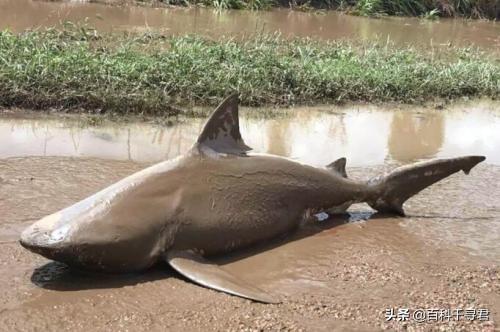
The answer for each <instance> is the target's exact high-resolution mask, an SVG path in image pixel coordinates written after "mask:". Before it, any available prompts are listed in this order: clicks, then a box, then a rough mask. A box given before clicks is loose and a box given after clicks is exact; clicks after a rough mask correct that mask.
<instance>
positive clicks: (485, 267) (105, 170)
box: [0, 101, 500, 331]
mask: <svg viewBox="0 0 500 332" xmlns="http://www.w3.org/2000/svg"><path fill="white" fill-rule="evenodd" d="M258 112H259V110H258V109H245V110H244V112H243V114H244V115H245V114H246V115H249V114H250V113H252V116H251V117H248V116H243V118H242V123H241V131H242V135H243V137H244V139H245V141H246V143H247V144H248V145H250V146H252V147H253V148H254V149H255V150H256V151H258V152H269V153H275V154H280V155H284V156H290V157H293V158H295V159H297V160H298V161H302V162H306V163H310V164H313V165H317V166H322V165H325V164H327V163H329V162H330V161H332V160H333V159H335V158H337V157H339V156H347V158H348V173H349V176H351V177H352V178H357V179H360V178H369V177H371V176H374V175H376V174H380V173H381V172H383V171H385V170H387V169H390V168H392V167H394V166H395V165H399V164H405V163H408V162H412V161H415V160H419V159H428V158H432V157H436V156H456V155H463V154H484V155H486V156H487V158H488V159H487V161H486V163H482V164H480V165H479V166H478V167H476V168H474V170H473V171H472V172H471V174H470V175H469V176H465V175H464V174H456V175H454V176H452V177H450V178H448V179H446V180H444V181H443V182H440V183H438V184H436V185H434V186H432V187H431V188H429V189H426V190H425V191H423V192H422V193H420V194H419V195H417V196H416V197H415V198H412V199H411V200H409V201H408V202H407V203H406V204H405V208H406V211H407V213H408V216H407V217H405V218H395V217H380V216H376V215H372V213H371V212H370V210H369V208H368V207H367V206H364V205H356V206H353V207H352V208H351V209H350V215H348V216H344V217H335V218H333V219H330V220H327V221H323V222H318V223H315V224H312V225H309V226H307V227H305V228H304V229H302V230H300V231H299V232H297V233H295V234H292V235H290V236H289V237H287V238H286V239H283V240H278V241H276V242H271V243H268V244H267V245H265V246H263V247H255V248H252V249H250V250H248V251H244V252H240V253H236V254H234V255H231V256H229V257H221V258H219V259H218V260H217V262H218V263H220V264H223V265H224V267H225V268H226V269H228V270H230V271H232V272H233V273H234V274H236V275H237V276H240V277H242V278H245V279H246V280H249V281H250V282H252V283H253V284H255V285H258V286H259V287H261V288H263V289H266V290H268V291H269V292H272V293H274V294H276V295H278V296H280V297H281V299H282V300H283V302H284V303H283V304H282V305H279V306H265V305H261V304H254V303H250V302H248V301H246V300H242V299H239V298H235V297H231V296H227V295H224V294H220V293H217V292H214V291H209V290H206V289H203V288H201V287H198V286H195V285H193V284H191V283H189V282H186V281H183V280H182V279H181V278H179V276H178V275H176V274H175V273H173V272H172V271H170V270H169V269H168V268H167V267H166V266H165V265H160V266H158V267H157V268H155V269H153V270H152V271H149V272H145V273H143V274H140V275H124V276H116V275H112V276H104V275H88V274H82V273H79V272H76V271H71V270H69V269H68V268H66V267H64V266H63V265H60V264H54V263H50V262H49V261H47V260H46V259H44V258H42V257H40V256H36V255H33V254H31V253H29V252H28V251H26V250H24V249H23V248H21V246H20V245H18V244H17V239H18V237H19V233H20V232H21V230H22V229H23V228H24V227H26V226H28V225H29V224H31V223H32V222H34V221H36V220H37V219H39V218H40V217H42V216H44V215H47V214H49V213H52V212H54V211H57V210H59V209H61V208H64V207H65V206H67V205H69V204H72V203H74V202H76V201H78V200H80V199H83V198H85V197H87V196H88V195H90V194H92V193H94V192H95V191H97V190H99V189H101V188H103V187H106V186H108V185H109V184H111V183H113V182H115V181H117V180H119V179H121V178H123V177H125V176H127V175H129V174H131V173H133V172H135V171H137V170H139V169H141V168H143V167H145V166H146V165H147V164H149V163H152V162H155V161H158V160H162V159H165V158H172V157H174V156H176V155H178V154H180V153H182V152H184V151H186V150H187V149H188V148H189V147H190V146H191V144H192V143H193V141H194V139H195V138H196V136H197V134H198V132H199V130H200V128H201V126H202V124H203V120H189V119H187V120H185V121H183V122H181V123H180V124H177V125H173V126H169V127H165V126H160V125H154V124H149V123H144V122H132V123H111V122H104V123H103V124H102V125H98V126H89V125H86V122H85V121H84V120H81V119H79V118H65V119H63V118H61V117H56V116H41V115H39V114H31V113H27V114H24V115H22V116H21V115H20V114H19V112H16V113H11V114H10V115H9V114H4V115H2V116H0V142H1V144H0V249H1V250H0V331H4V330H5V331H13V330H21V331H37V330H39V329H40V328H43V329H45V330H71V331H88V330H95V331H109V330H131V331H156V330H165V329H171V330H189V331H204V330H207V329H208V330H217V331H220V330H244V329H245V328H248V329H250V328H255V327H259V328H262V329H267V330H279V329H280V328H282V327H283V326H284V327H286V328H287V329H289V330H298V328H302V329H303V330H307V331H331V330H332V329H334V328H338V329H341V330H366V331H374V330H378V329H380V328H391V330H395V329H398V330H399V329H400V328H401V325H397V324H399V323H396V322H393V323H387V324H389V325H387V326H386V327H383V326H385V325H383V324H386V322H385V319H384V316H383V312H384V310H385V309H386V308H390V307H409V308H412V309H417V308H435V307H437V308H465V307H474V308H488V309H489V310H490V311H491V319H498V317H499V316H498V315H499V314H500V270H499V269H498V268H497V266H498V264H500V248H499V246H498V243H500V217H499V216H500V203H499V202H500V200H499V197H500V182H499V181H498V179H499V178H500V104H499V103H498V102H491V101H472V102H470V103H464V104H456V105H453V106H449V107H446V109H445V110H434V109H426V108H414V107H407V106H404V107H403V106H399V107H390V106H386V107H383V108H382V107H375V106H349V107H342V108H340V107H326V106H325V107H318V108H301V109H292V110H289V112H286V113H290V114H288V116H286V115H282V116H280V117H277V118H274V119H258V118H256V116H255V114H256V113H258ZM280 113H282V112H280ZM413 323H414V322H409V323H408V324H410V325H411V324H413ZM391 324H396V325H391ZM457 324H458V325H453V326H455V327H456V329H458V326H462V327H463V325H461V324H465V323H457ZM446 326H447V328H448V329H449V328H450V326H448V325H446ZM465 326H466V327H463V328H464V330H467V331H493V328H494V326H495V325H494V323H493V321H488V322H484V323H483V322H477V321H476V322H474V323H473V324H470V323H467V325H465ZM424 327H425V328H427V327H428V326H427V325H426V326H424ZM420 328H422V326H420ZM425 328H424V330H425ZM417 330H418V329H417Z"/></svg>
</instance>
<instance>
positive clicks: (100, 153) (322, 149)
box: [0, 101, 500, 167]
mask: <svg viewBox="0 0 500 332" xmlns="http://www.w3.org/2000/svg"><path fill="white" fill-rule="evenodd" d="M259 112H262V111H261V110H259V109H244V110H243V112H242V113H243V116H242V119H241V132H242V135H243V137H244V138H245V141H246V142H247V144H248V145H250V146H251V147H252V148H253V149H254V151H256V152H264V153H271V154H277V155H281V156H287V157H290V158H293V159H296V160H299V161H301V162H305V163H309V164H312V165H315V166H324V165H327V164H328V163H330V162H332V161H333V160H335V159H337V158H340V157H346V158H347V160H348V162H347V164H348V166H349V167H365V166H376V165H383V164H384V163H387V162H394V163H408V162H411V161H416V160H420V159H429V158H434V157H453V156H459V155H467V154H480V155H485V156H486V157H487V161H486V162H487V163H489V164H495V165H500V103H497V102H491V101H472V102H468V103H462V104H455V105H452V106H449V107H447V109H445V110H434V109H425V108H419V107H410V106H408V107H407V106H395V107H390V106H389V107H386V106H384V107H377V106H364V105H359V106H349V107H311V108H297V109H290V110H289V111H287V113H289V115H290V116H280V117H278V118H274V119H259V118H256V117H255V116H251V117H245V116H244V115H245V114H247V115H248V114H249V113H252V114H258V113H259ZM204 121H205V120H204V119H187V120H184V121H181V122H180V123H179V124H177V125H173V126H169V127H165V126H159V125H155V124H150V123H144V122H132V123H126V124H125V123H111V122H105V123H104V124H103V125H99V126H85V125H82V122H81V121H79V120H75V119H68V118H64V119H63V118H60V117H57V116H56V117H45V118H40V117H35V118H29V117H28V118H27V117H15V116H13V115H11V116H3V117H0V142H2V144H1V145H0V158H9V157H22V156H65V157H95V158H103V159H114V160H131V161H136V162H141V163H142V162H147V163H151V162H158V161H160V160H164V159H169V158H174V157H175V156H177V155H179V154H181V153H183V152H185V151H187V150H188V149H189V148H190V147H191V145H192V144H193V142H194V141H195V140H196V138H197V136H198V133H199V132H200V131H201V128H202V126H203V124H204Z"/></svg>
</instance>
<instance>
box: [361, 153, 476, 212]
mask: <svg viewBox="0 0 500 332" xmlns="http://www.w3.org/2000/svg"><path fill="white" fill-rule="evenodd" d="M485 159H486V158H485V157H483V156H466V157H459V158H450V159H436V160H431V161H424V162H419V163H415V164H411V165H406V166H402V167H399V168H396V169H395V170H393V171H392V172H390V173H387V174H385V175H382V176H378V177H375V178H373V179H371V180H369V181H368V186H369V187H370V189H371V194H370V197H368V199H367V200H366V202H367V203H368V205H370V206H371V207H372V208H373V209H375V210H377V211H379V212H384V213H396V214H398V215H401V216H404V215H405V213H404V210H403V204H404V202H405V201H406V200H407V199H408V198H410V197H412V196H413V195H415V194H417V193H418V192H420V191H422V190H423V189H425V188H427V187H429V186H430V185H432V184H434V183H436V182H438V181H440V180H442V179H444V178H446V177H448V176H450V175H451V174H454V173H456V172H459V171H463V172H464V173H465V174H469V172H470V170H471V169H472V168H473V167H474V166H476V165H477V164H478V163H480V162H482V161H483V160H485Z"/></svg>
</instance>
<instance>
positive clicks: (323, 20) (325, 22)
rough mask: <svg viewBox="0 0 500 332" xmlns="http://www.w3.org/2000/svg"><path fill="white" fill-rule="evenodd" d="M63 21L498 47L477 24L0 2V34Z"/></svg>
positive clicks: (498, 34)
mask: <svg viewBox="0 0 500 332" xmlns="http://www.w3.org/2000/svg"><path fill="white" fill-rule="evenodd" d="M63 21H73V22H84V21H87V22H89V23H90V24H91V25H93V26H95V27H96V28H97V29H99V30H102V31H110V30H137V31H143V30H149V29H154V30H160V31H162V32H164V33H167V34H186V33H196V34H201V35H207V36H212V37H218V36H222V35H224V36H228V35H230V36H240V35H249V34H250V35H251V34H255V33H260V32H281V33H282V35H283V36H285V37H293V36H300V37H311V38H315V39H324V40H325V39H328V40H331V39H354V40H374V39H378V40H381V41H383V42H385V41H387V40H390V41H393V42H395V43H396V44H399V45H407V44H410V45H420V46H432V47H440V46H444V45H448V44H449V45H460V46H467V45H471V44H473V45H476V46H480V47H484V48H486V49H489V50H494V51H497V50H498V49H499V47H500V24H498V23H495V22H487V21H479V20H472V21H471V20H459V19H457V20H452V19H440V20H438V21H428V20H419V19H414V18H381V19H370V18H365V17H355V16H350V15H343V14H341V13H337V12H325V13H319V14H318V13H302V12H294V11H289V10H286V9H278V10H272V11H259V12H251V11H222V12H218V11H214V10H212V9H200V8H191V9H186V8H171V9H165V8H143V7H133V6H125V7H119V6H105V5H100V4H92V3H87V2H84V1H75V2H63V3H59V2H44V1H30V0H0V29H5V28H9V29H11V30H13V31H22V30H24V29H27V28H37V27H44V26H45V27H46V26H54V25H58V24H60V23H61V22H63Z"/></svg>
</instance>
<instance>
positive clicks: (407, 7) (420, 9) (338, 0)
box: [156, 0, 500, 19]
mask: <svg viewBox="0 0 500 332" xmlns="http://www.w3.org/2000/svg"><path fill="white" fill-rule="evenodd" d="M156 1H157V2H160V3H163V4H168V5H184V6H185V5H190V4H193V5H202V6H209V7H215V8H219V9H266V8H270V7H272V6H282V7H283V6H284V7H292V8H298V9H301V8H320V9H339V10H345V11H348V12H350V13H353V14H356V15H368V16H379V15H404V16H423V17H429V14H430V15H431V16H430V17H436V16H437V15H439V16H445V17H457V16H460V17H468V18H489V19H500V1H499V0H156Z"/></svg>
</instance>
